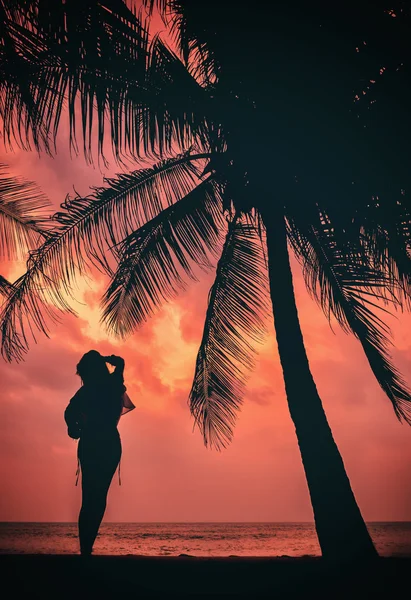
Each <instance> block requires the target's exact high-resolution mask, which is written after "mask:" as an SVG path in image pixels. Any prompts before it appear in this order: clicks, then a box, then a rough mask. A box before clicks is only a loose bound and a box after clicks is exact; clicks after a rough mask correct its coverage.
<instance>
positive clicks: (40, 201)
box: [0, 164, 50, 260]
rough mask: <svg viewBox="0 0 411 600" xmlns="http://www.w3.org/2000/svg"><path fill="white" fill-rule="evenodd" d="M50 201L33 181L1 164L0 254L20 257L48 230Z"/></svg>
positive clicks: (4, 256)
mask: <svg viewBox="0 0 411 600" xmlns="http://www.w3.org/2000/svg"><path fill="white" fill-rule="evenodd" d="M49 206H50V202H49V200H48V199H47V197H46V196H45V195H44V194H43V192H42V191H41V190H40V189H39V187H38V186H37V185H36V184H35V183H33V182H32V181H27V180H23V179H21V178H19V177H13V176H11V175H9V174H8V171H7V167H6V165H2V164H0V230H1V233H2V235H1V236H0V257H2V258H5V259H6V260H19V259H21V258H23V257H25V256H26V254H27V252H28V251H29V250H31V249H33V248H35V247H36V245H37V244H38V242H39V240H40V239H41V238H42V237H44V236H45V235H46V233H47V227H48V221H49V215H48V212H47V211H46V209H47V208H48V207H49Z"/></svg>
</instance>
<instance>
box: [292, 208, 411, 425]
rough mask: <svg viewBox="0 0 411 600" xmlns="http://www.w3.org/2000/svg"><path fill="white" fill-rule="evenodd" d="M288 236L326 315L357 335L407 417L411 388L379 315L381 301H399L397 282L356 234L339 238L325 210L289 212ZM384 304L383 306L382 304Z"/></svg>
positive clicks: (397, 409) (399, 410) (410, 413)
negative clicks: (306, 214)
mask: <svg viewBox="0 0 411 600" xmlns="http://www.w3.org/2000/svg"><path fill="white" fill-rule="evenodd" d="M288 224H289V228H288V233H289V239H290V242H291V244H292V246H293V249H294V251H295V253H296V256H297V258H298V259H299V260H300V262H301V263H302V266H303V272H304V276H305V281H306V284H307V287H308V289H309V291H310V292H311V293H312V294H313V296H314V297H315V298H316V300H317V301H318V302H319V304H320V305H321V307H322V309H323V311H324V313H325V314H326V316H327V317H328V319H330V317H331V314H332V315H333V316H334V317H335V318H336V320H337V321H338V323H339V324H340V325H341V327H342V328H343V329H344V330H345V331H346V332H352V333H354V335H355V336H356V337H357V339H358V340H359V341H360V343H361V345H362V347H363V349H364V352H365V355H366V357H367V360H368V362H369V364H370V367H371V369H372V371H373V373H374V375H375V377H376V379H377V381H378V383H379V384H380V386H381V388H382V389H383V390H384V392H385V393H386V395H387V396H388V398H389V399H390V401H391V403H392V405H393V407H394V411H395V414H396V415H397V417H398V418H399V419H404V420H405V421H406V422H408V423H411V392H410V391H409V390H408V389H407V385H406V383H405V382H404V380H403V378H402V376H401V374H400V373H399V372H398V370H397V369H396V367H395V366H394V365H393V364H392V359H391V356H390V353H389V346H390V329H389V327H388V326H387V325H386V324H385V323H384V321H383V320H382V319H381V318H380V317H379V316H378V312H377V311H378V309H382V306H381V304H387V302H392V303H394V304H398V303H399V302H400V293H401V288H400V282H399V281H395V280H394V279H393V277H392V274H391V275H390V274H388V273H387V272H386V271H384V269H381V268H378V265H375V263H374V262H373V259H372V256H370V255H369V254H368V253H367V246H366V244H361V243H360V240H359V239H357V240H356V239H355V238H354V239H349V237H348V236H347V237H346V239H345V244H344V243H341V239H342V238H343V237H344V236H343V232H341V231H340V232H338V233H336V227H338V225H337V226H336V227H334V226H333V224H332V223H331V222H329V221H328V220H327V218H326V216H325V215H321V214H320V213H318V218H317V220H315V219H314V218H312V219H311V222H304V221H302V220H300V219H295V220H294V219H292V218H290V219H289V221H288ZM383 310H385V309H383Z"/></svg>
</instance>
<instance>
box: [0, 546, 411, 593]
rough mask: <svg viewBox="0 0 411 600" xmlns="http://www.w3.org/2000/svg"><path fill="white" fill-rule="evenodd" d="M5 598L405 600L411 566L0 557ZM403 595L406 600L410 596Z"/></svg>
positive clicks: (405, 561) (393, 562)
mask: <svg viewBox="0 0 411 600" xmlns="http://www.w3.org/2000/svg"><path fill="white" fill-rule="evenodd" d="M0 569H1V573H0V577H1V583H2V592H3V593H4V591H5V590H6V594H5V595H3V594H2V597H3V598H17V599H18V600H20V598H55V599H56V600H59V599H60V598H72V599H75V598H79V597H80V598H83V597H88V598H91V599H93V598H123V597H125V595H126V594H127V595H128V598H130V600H131V599H132V598H142V597H143V598H144V597H146V596H152V595H157V596H159V597H162V598H179V597H190V596H194V595H203V596H206V597H209V596H220V597H226V596H232V595H235V596H238V595H241V596H244V597H249V598H253V597H256V596H259V595H269V596H270V597H272V598H284V599H288V598H301V599H304V598H327V599H329V600H334V598H347V600H351V599H352V598H361V599H363V600H365V599H368V598H370V599H371V598H386V599H391V598H393V599H394V598H399V597H400V592H401V591H402V590H407V589H409V585H410V575H411V558H381V559H378V560H377V561H376V563H375V564H374V565H370V566H368V567H366V566H365V565H361V564H359V562H358V561H357V562H356V563H355V564H349V563H347V564H341V563H340V564H338V565H334V566H332V565H329V564H327V563H326V562H324V561H323V559H321V558H305V557H303V558H253V557H250V558H243V557H241V558H240V557H238V558H236V557H230V558H196V557H186V556H175V557H174V556H168V557H161V556H159V557H149V556H93V557H91V558H89V559H84V558H82V557H81V556H67V555H52V556H49V555H0ZM403 594H404V592H403V593H402V594H401V596H403Z"/></svg>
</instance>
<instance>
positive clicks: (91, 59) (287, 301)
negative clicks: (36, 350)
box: [0, 0, 411, 558]
mask: <svg viewBox="0 0 411 600" xmlns="http://www.w3.org/2000/svg"><path fill="white" fill-rule="evenodd" d="M0 4H1V7H2V11H3V16H4V19H3V29H2V34H1V35H2V45H1V52H2V67H1V68H2V87H1V90H0V98H1V101H0V114H1V116H2V118H3V122H4V128H3V135H4V136H5V140H6V141H7V142H9V143H11V144H14V143H20V144H25V145H26V146H29V145H30V144H34V146H35V147H36V148H38V149H40V150H41V149H43V150H46V151H49V152H52V151H53V139H55V136H56V134H57V132H58V130H59V125H60V123H61V121H62V119H63V118H64V116H65V115H66V114H68V116H69V123H70V140H71V143H72V145H73V147H74V148H76V123H77V122H78V119H79V118H80V121H81V132H82V139H83V144H84V153H85V156H86V158H87V159H89V160H91V159H92V148H93V143H94V142H96V146H97V148H96V152H97V153H98V155H99V156H101V155H102V154H103V149H104V148H105V140H106V139H107V135H108V136H109V141H110V142H111V144H112V146H113V150H114V154H115V156H116V157H117V159H118V160H119V161H121V160H122V158H123V156H124V155H127V156H128V157H130V156H132V157H135V158H136V160H139V159H141V158H144V157H156V158H154V160H156V162H155V164H154V165H153V164H152V165H151V166H149V167H146V168H138V169H137V170H135V171H133V172H131V173H128V174H121V175H119V176H118V177H117V178H113V179H110V180H106V182H105V185H104V186H103V187H100V188H97V189H95V190H93V191H92V192H91V194H90V195H89V196H88V197H85V198H82V197H74V198H67V199H66V201H65V203H64V204H63V205H62V210H61V211H59V212H58V213H57V214H56V215H54V219H53V222H52V223H51V224H50V227H49V230H48V233H47V236H46V239H45V241H44V243H43V244H41V245H40V246H39V247H38V248H37V250H36V251H35V252H32V253H31V254H30V257H29V260H28V263H27V272H26V273H25V274H24V275H23V276H22V277H21V278H19V279H18V280H17V281H16V282H14V283H13V290H12V291H11V293H10V294H9V295H8V297H7V302H6V303H5V305H4V307H3V310H2V315H1V327H2V351H3V355H4V356H5V357H6V358H7V359H9V360H11V359H13V358H21V357H22V356H23V354H24V352H25V351H27V348H28V343H29V339H28V337H29V336H28V335H27V331H28V330H30V331H31V330H33V329H35V328H36V327H37V329H39V330H41V331H44V332H46V331H47V326H48V325H47V323H48V319H49V317H52V318H53V317H54V316H55V312H54V311H55V310H56V309H62V310H72V309H71V305H70V295H71V296H75V290H74V288H73V285H74V277H75V274H76V273H78V272H80V273H83V272H85V271H86V270H87V268H88V267H90V266H91V265H94V266H97V267H98V268H100V269H102V270H104V271H105V272H107V273H108V274H109V275H110V277H111V281H110V284H109V287H108V289H107V291H106V293H105V295H104V298H103V317H102V318H103V321H104V322H105V323H106V324H107V326H108V328H109V329H110V330H111V331H113V332H114V333H116V334H118V335H127V334H129V333H131V332H132V331H134V330H135V328H136V327H137V326H138V325H139V324H141V323H142V322H143V321H144V320H145V319H147V318H148V317H149V316H150V314H151V313H152V312H153V311H154V310H156V309H158V308H159V307H160V306H161V304H162V302H163V301H165V300H167V299H169V298H171V297H173V296H175V294H177V293H178V292H179V290H180V289H182V288H184V286H185V285H186V283H187V281H188V280H190V279H195V278H196V277H197V276H198V273H199V269H200V270H201V269H209V268H210V267H211V266H212V264H213V257H218V263H217V268H216V278H215V283H214V284H213V286H212V288H211V290H210V295H209V301H208V309H207V314H206V320H205V327H204V333H203V337H202V340H201V345H200V349H199V352H198V356H197V361H196V365H195V375H194V381H193V386H192V389H191V392H190V396H189V402H190V408H191V411H192V414H193V416H194V419H195V422H196V423H197V424H198V426H199V428H200V431H201V433H202V435H203V438H204V442H205V443H206V444H210V445H211V446H213V447H216V448H223V447H224V446H225V445H226V444H227V443H228V442H229V441H230V440H231V438H232V432H233V426H234V423H235V416H236V413H237V411H238V409H239V408H240V405H241V401H242V395H243V392H244V388H245V384H246V379H247V375H248V372H249V370H250V368H252V366H253V362H254V355H255V352H256V349H257V344H258V342H259V340H260V339H261V338H262V336H263V334H264V330H265V327H266V320H265V315H266V314H267V313H268V315H270V314H271V313H270V310H269V307H270V304H271V307H272V314H273V316H274V325H275V331H276V337H277V343H278V349H279V356H280V361H281V366H282V369H283V374H284V382H285V388H286V393H287V401H288V405H289V409H290V414H291V417H292V420H293V422H294V425H295V429H296V435H297V439H298V444H299V447H300V452H301V458H302V462H303V465H304V469H305V473H306V477H307V482H308V487H309V491H310V495H311V500H312V506H313V511H314V518H315V523H316V529H317V533H318V537H319V542H320V545H321V549H322V552H323V555H324V556H326V557H328V558H341V557H346V556H349V557H359V556H361V558H366V557H370V558H371V557H374V556H375V555H376V551H375V548H374V546H373V543H372V541H371V538H370V536H369V533H368V531H367V528H366V526H365V524H364V521H363V518H362V516H361V513H360V510H359V508H358V505H357V503H356V500H355V498H354V495H353V492H352V489H351V486H350V482H349V479H348V477H347V474H346V471H345V468H344V464H343V461H342V458H341V455H340V453H339V451H338V448H337V446H336V444H335V441H334V439H333V436H332V432H331V430H330V427H329V425H328V422H327V419H326V415H325V413H324V410H323V407H322V403H321V399H320V397H319V394H318V391H317V388H316V385H315V382H314V379H313V377H312V374H311V371H310V366H309V361H308V358H307V353H306V350H305V347H304V341H303V335H302V331H301V327H300V323H299V319H298V312H297V306H296V302H295V296H294V289H293V279H292V271H291V268H290V258H289V253H290V249H292V251H293V252H294V254H295V255H296V257H297V258H298V259H299V261H300V263H301V264H302V267H303V271H304V275H305V280H306V283H307V287H308V289H309V291H310V292H311V293H312V294H313V295H314V297H315V298H316V299H317V300H318V302H319V303H320V304H321V306H322V308H323V310H324V312H325V314H326V316H327V317H328V318H329V319H330V320H331V319H332V318H334V319H336V320H337V321H338V323H339V324H340V325H341V326H342V327H343V328H344V329H345V330H346V331H348V332H351V333H353V334H354V335H355V336H356V337H357V339H358V340H359V342H360V343H361V345H362V347H363V349H364V352H365V355H366V357H367V359H368V362H369V364H370V367H371V369H372V371H373V373H374V375H375V377H376V378H377V381H378V383H379V384H380V386H381V388H382V389H383V390H384V392H385V393H386V395H387V396H388V398H389V400H390V401H391V403H392V405H393V408H394V411H395V413H396V415H397V417H398V418H399V419H401V420H403V421H406V422H407V423H411V409H410V406H411V404H410V393H409V391H408V389H407V387H406V384H405V383H404V381H403V379H402V377H401V375H400V374H399V373H398V371H397V370H396V369H395V367H394V366H393V364H392V362H391V358H390V354H389V337H388V334H389V331H388V328H387V326H386V325H385V323H384V321H383V319H382V316H381V313H380V312H379V309H380V308H382V309H383V310H387V307H388V306H389V305H391V306H394V307H403V306H408V305H409V301H410V291H411V288H410V220H411V210H410V203H409V196H408V195H407V192H406V190H407V182H408V179H409V173H408V170H407V161H408V155H407V154H406V145H405V141H403V137H402V136H401V137H399V138H398V140H397V138H396V135H397V134H398V131H399V129H398V128H399V127H401V131H404V130H405V131H408V132H409V129H410V128H409V125H410V120H409V116H407V114H406V112H405V111H402V110H400V107H399V106H398V110H397V112H396V114H395V116H394V115H393V116H392V118H391V121H390V126H389V127H388V126H386V125H385V123H384V116H385V115H386V114H388V112H389V111H391V112H392V106H393V104H392V97H391V96H390V94H389V93H388V92H387V89H389V90H390V91H391V92H392V90H395V91H396V93H401V97H402V99H403V100H404V103H405V105H406V101H405V100H406V98H407V97H408V96H409V86H408V80H407V73H406V71H405V70H403V69H402V68H401V66H402V65H401V56H402V55H405V54H404V52H405V50H406V46H407V44H408V43H409V42H408V41H407V40H408V37H407V35H406V34H404V33H403V32H404V31H406V27H405V25H404V23H405V22H406V19H407V17H408V14H407V12H406V11H405V9H404V8H403V7H402V5H401V6H399V7H398V11H397V13H394V15H395V18H394V15H393V13H392V10H393V8H392V7H391V8H390V11H391V12H387V11H384V10H383V8H384V7H382V6H380V3H379V2H374V3H372V4H369V5H368V3H367V4H365V3H364V5H361V6H360V7H358V6H357V5H355V15H356V19H355V20H354V19H353V18H352V15H353V12H352V9H353V8H354V4H353V5H352V6H351V3H350V2H348V3H347V6H346V7H345V6H344V9H339V12H337V11H336V10H335V9H334V10H332V9H331V8H330V6H329V3H325V2H322V1H318V2H316V3H315V5H314V6H313V5H312V4H310V6H309V7H308V6H307V3H304V2H296V3H294V4H293V6H292V7H291V10H290V7H288V8H287V7H285V6H282V7H281V8H279V7H276V8H274V9H273V10H272V11H268V10H267V11H266V12H260V13H258V7H255V9H252V8H250V9H249V10H248V11H246V10H245V9H239V8H238V7H237V4H236V3H233V2H226V3H221V2H219V3H217V2H216V1H214V0H213V1H211V2H208V3H207V7H206V8H205V7H204V6H199V3H198V2H194V1H189V0H170V1H168V2H167V1H161V0H159V2H157V3H154V2H149V1H147V2H146V3H145V4H146V6H147V8H148V11H149V12H148V17H147V19H146V20H145V19H143V17H142V14H143V13H141V14H140V15H139V16H136V14H135V13H133V12H132V11H129V10H128V9H127V8H126V6H125V4H124V3H123V2H121V1H120V0H99V1H97V0H95V1H92V0H82V1H81V2H80V1H78V0H71V1H70V2H69V1H66V2H63V1H61V2H59V1H57V2H56V1H54V2H53V10H51V4H50V2H48V1H47V0H35V1H33V0H32V1H29V0H9V2H7V3H5V2H3V1H0ZM154 4H156V5H157V8H158V9H159V10H160V12H161V14H162V15H163V18H164V19H165V23H166V24H167V25H168V27H169V30H170V31H171V36H172V40H173V42H172V47H170V46H169V45H167V44H166V43H165V42H164V41H163V40H162V39H161V37H159V36H153V37H151V36H150V33H149V29H148V25H149V23H150V18H151V17H150V15H151V14H152V10H153V7H154ZM398 4H400V3H398ZM382 27H383V28H384V32H385V34H386V36H385V38H384V42H383V43H382V41H381V28H382ZM387 38H389V39H390V42H392V44H389V50H388V51H387V49H386V46H387V44H386V40H387ZM170 43H171V42H170ZM370 47H371V50H369V48H370ZM384 52H385V54H384ZM387 52H388V54H387ZM382 58H384V59H385V64H382V63H381V60H382ZM15 64H18V65H19V69H18V70H16V69H13V68H12V66H13V65H15ZM376 69H377V71H376ZM21 74H23V75H24V76H21ZM377 75H378V76H379V77H380V78H379V79H378V80H377ZM374 77H375V79H374ZM373 82H374V83H373ZM407 94H408V96H407ZM364 98H365V101H364ZM376 106H377V107H378V109H375V107H376ZM395 106H397V105H395ZM17 116H19V117H20V118H17ZM96 119H97V123H96V125H95V124H94V123H95V120H96ZM107 126H109V128H110V132H109V134H107V132H106V129H107ZM93 132H96V135H95V137H94V138H93ZM405 139H407V138H406V136H405ZM387 149H389V151H387ZM404 149H405V151H404V152H403V150H404Z"/></svg>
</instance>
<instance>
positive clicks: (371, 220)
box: [353, 191, 411, 307]
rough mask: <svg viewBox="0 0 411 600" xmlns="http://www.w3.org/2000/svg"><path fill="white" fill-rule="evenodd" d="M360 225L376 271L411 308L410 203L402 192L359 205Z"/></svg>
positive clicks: (372, 199)
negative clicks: (379, 271)
mask: <svg viewBox="0 0 411 600" xmlns="http://www.w3.org/2000/svg"><path fill="white" fill-rule="evenodd" d="M353 226H357V228H358V230H359V231H360V234H361V236H362V239H363V244H364V245H366V248H367V253H368V254H369V256H370V259H371V260H372V262H373V264H374V265H375V267H376V268H377V269H380V270H383V271H384V273H385V274H386V276H387V277H388V279H389V281H390V282H392V284H397V287H399V291H400V292H401V298H402V301H403V303H404V304H405V305H407V306H408V307H410V306H411V202H410V199H409V196H407V195H406V192H405V191H403V193H402V194H399V195H398V198H396V197H395V196H394V197H392V196H388V198H387V197H385V196H383V197H382V198H379V197H373V198H371V200H370V201H369V202H368V203H367V205H366V206H358V207H357V210H356V213H355V217H354V219H353Z"/></svg>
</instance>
